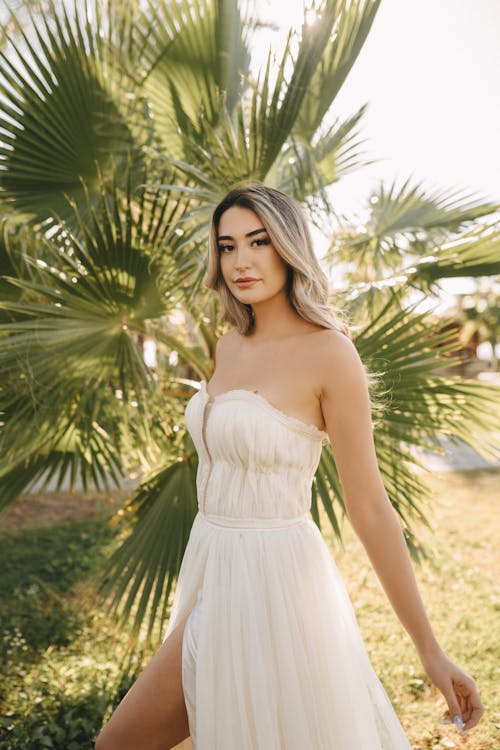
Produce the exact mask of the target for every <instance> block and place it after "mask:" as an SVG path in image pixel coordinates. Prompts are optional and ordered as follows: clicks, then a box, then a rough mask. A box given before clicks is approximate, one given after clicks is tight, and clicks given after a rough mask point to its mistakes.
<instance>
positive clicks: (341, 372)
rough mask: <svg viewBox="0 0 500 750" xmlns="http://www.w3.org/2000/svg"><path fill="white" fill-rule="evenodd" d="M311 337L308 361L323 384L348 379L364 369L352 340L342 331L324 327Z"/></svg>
mask: <svg viewBox="0 0 500 750" xmlns="http://www.w3.org/2000/svg"><path fill="white" fill-rule="evenodd" d="M311 339H313V341H311V343H312V346H311V349H310V351H309V356H310V361H311V362H313V363H314V364H313V366H314V369H315V370H316V373H317V377H318V380H319V381H320V382H321V383H322V385H323V386H327V385H328V384H330V385H332V384H333V383H334V382H339V381H340V380H341V379H348V378H350V377H351V376H353V375H355V374H356V373H358V372H359V371H360V369H364V365H363V363H362V361H361V358H360V356H359V353H358V350H357V349H356V346H355V344H354V342H353V341H352V340H351V339H350V338H349V336H347V335H346V334H345V333H343V332H342V331H339V330H337V329H334V328H325V329H324V330H323V331H320V332H318V334H317V336H312V337H311Z"/></svg>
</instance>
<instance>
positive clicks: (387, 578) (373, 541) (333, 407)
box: [318, 331, 483, 728]
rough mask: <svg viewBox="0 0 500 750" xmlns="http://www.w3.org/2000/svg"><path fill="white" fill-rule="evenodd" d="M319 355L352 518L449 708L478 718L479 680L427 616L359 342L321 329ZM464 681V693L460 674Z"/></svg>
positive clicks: (471, 721)
mask: <svg viewBox="0 0 500 750" xmlns="http://www.w3.org/2000/svg"><path fill="white" fill-rule="evenodd" d="M320 349H321V351H320V353H319V355H318V362H319V364H318V377H319V382H320V383H321V406H322V411H323V417H324V419H325V424H326V429H327V431H328V435H329V438H330V443H331V447H332V453H333V456H334V459H335V464H336V466H337V470H338V473H339V478H340V482H341V484H342V489H343V494H344V502H345V504H346V510H347V514H348V517H349V520H350V522H351V524H352V526H353V528H354V530H355V532H356V534H357V535H358V537H359V538H360V540H361V542H362V544H363V546H364V548H365V549H366V552H367V555H368V557H369V559H370V561H371V563H372V565H373V567H374V570H375V572H376V574H377V576H378V578H379V579H380V582H381V584H382V586H383V588H384V591H385V592H386V594H387V597H388V598H389V601H390V602H391V605H392V606H393V608H394V611H395V612H396V614H397V616H398V617H399V619H400V621H401V623H402V624H403V626H404V628H405V629H406V630H407V632H408V634H409V635H410V637H411V639H412V641H413V643H414V645H415V647H416V649H417V651H418V654H419V657H420V659H421V661H422V664H423V666H424V668H425V669H426V671H427V673H428V675H429V677H430V678H431V680H432V681H433V682H434V683H435V684H436V685H437V687H439V689H440V690H441V691H442V692H443V695H444V696H445V698H446V700H447V702H448V706H449V711H450V712H451V715H452V716H455V715H456V714H463V718H464V721H465V720H467V723H466V728H471V727H472V726H474V725H475V724H476V723H477V721H479V718H480V716H481V714H482V712H483V711H482V706H481V702H480V700H479V696H478V695H477V691H476V689H475V686H474V681H473V680H472V678H471V677H470V676H469V675H467V674H466V673H465V672H463V671H462V670H460V668H459V667H457V666H456V665H455V664H453V662H452V661H451V660H450V659H448V657H447V656H446V654H444V652H443V651H442V649H441V647H440V645H439V643H438V641H437V639H436V636H435V635H434V633H433V631H432V627H431V624H430V622H429V620H428V618H427V615H426V612H425V609H424V605H423V602H422V598H421V596H420V593H419V590H418V587H417V582H416V578H415V573H414V570H413V566H412V563H411V559H410V555H409V552H408V549H407V546H406V543H405V540H404V536H403V531H402V529H401V525H400V523H399V520H398V517H397V514H396V511H395V510H394V508H393V507H392V504H391V502H390V500H389V497H388V495H387V492H386V490H385V487H384V485H383V482H382V478H381V475H380V471H379V468H378V462H377V457H376V452H375V445H374V440H373V430H372V415H371V406H370V398H369V392H368V382H367V377H366V373H365V369H364V367H363V364H362V362H361V359H360V357H359V354H358V352H357V350H356V348H355V346H354V344H353V343H352V342H351V341H350V340H349V339H348V338H347V337H346V336H344V335H343V334H341V333H337V332H336V331H328V332H325V335H324V336H322V344H321V347H320ZM458 681H460V682H463V681H465V683H466V689H465V690H462V692H465V694H466V697H467V700H464V701H461V700H460V695H459V690H458V689H457V686H456V685H454V683H455V682H458Z"/></svg>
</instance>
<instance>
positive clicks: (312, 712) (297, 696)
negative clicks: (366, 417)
mask: <svg viewBox="0 0 500 750" xmlns="http://www.w3.org/2000/svg"><path fill="white" fill-rule="evenodd" d="M185 420H186V426H187V428H188V430H189V433H190V435H191V436H192V438H193V442H194V444H195V447H196V450H197V453H198V457H199V463H198V472H197V477H196V483H197V491H198V513H197V515H196V517H195V520H194V523H193V526H192V528H191V533H190V537H189V541H188V545H187V547H186V550H185V554H184V557H183V560H182V565H181V569H180V573H179V578H178V581H177V587H176V592H175V597H174V601H173V604H172V610H171V615H170V620H169V623H168V628H167V632H166V635H165V637H168V635H169V634H170V633H171V632H172V630H173V629H174V628H175V627H176V625H177V624H178V623H179V622H180V621H181V620H182V619H183V618H184V617H185V616H186V615H187V614H188V613H189V617H188V619H187V621H186V627H185V630H184V638H183V645H182V680H183V690H184V695H185V701H186V708H187V712H188V718H189V728H190V733H191V739H190V740H187V741H185V742H183V743H181V745H179V746H178V748H179V749H180V748H182V750H188V748H192V750H411V745H410V743H409V741H408V739H407V738H406V736H405V733H404V731H403V727H402V725H401V723H400V721H399V719H398V717H397V715H396V713H395V711H394V708H393V706H392V704H391V702H390V700H389V698H388V696H387V693H386V692H385V690H384V688H383V686H382V684H381V682H380V680H379V678H378V677H377V675H376V673H375V672H374V670H373V667H372V665H371V663H370V660H369V657H368V654H367V651H366V648H365V644H364V642H363V640H362V636H361V633H360V630H359V627H358V623H357V621H356V617H355V613H354V610H353V607H352V604H351V601H350V599H349V596H348V593H347V589H346V587H345V584H344V581H343V579H342V577H341V576H340V574H339V572H338V569H337V567H336V565H335V562H334V560H333V558H332V556H331V554H330V551H329V549H328V547H327V545H326V543H325V541H324V539H323V537H322V535H321V532H320V531H319V529H318V527H317V526H316V524H315V523H314V522H313V520H312V519H311V518H310V515H309V510H310V503H311V485H312V481H313V478H314V474H315V472H316V468H317V466H318V463H319V459H320V455H321V449H322V444H323V441H324V440H325V439H326V438H327V435H326V433H325V432H322V431H320V430H318V428H317V427H315V426H314V425H308V424H306V423H305V422H303V421H301V420H299V419H296V418H295V417H291V416H289V415H286V414H284V413H283V412H281V411H280V410H279V409H277V408H275V407H274V406H272V405H271V404H270V403H269V402H268V401H267V400H266V399H265V398H264V397H263V396H261V395H260V394H258V393H256V392H254V391H249V390H243V389H234V390H232V391H228V392H226V393H224V394H220V395H219V396H215V397H212V396H209V394H208V392H207V388H206V383H205V381H201V383H200V389H199V391H198V392H197V393H195V395H194V396H193V397H192V398H191V399H190V400H189V402H188V404H187V407H186V411H185Z"/></svg>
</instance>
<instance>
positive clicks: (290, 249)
mask: <svg viewBox="0 0 500 750" xmlns="http://www.w3.org/2000/svg"><path fill="white" fill-rule="evenodd" d="M232 206H241V207H242V208H248V209H250V210H251V211H253V212H254V213H255V214H257V216H258V217H259V218H260V219H261V220H262V222H263V224H264V226H265V228H266V230H267V233H268V234H269V237H270V239H271V242H272V244H273V246H274V248H275V249H276V252H277V253H278V254H279V255H280V256H281V258H282V259H283V261H284V262H285V263H286V266H287V274H288V277H287V284H286V292H287V296H288V299H289V301H290V304H291V305H292V307H293V309H294V310H295V311H296V312H297V313H298V314H299V315H300V316H301V317H302V318H303V319H304V320H307V321H309V322H310V323H315V324H317V325H319V326H323V327H324V328H333V329H335V330H337V331H340V332H342V333H343V334H345V335H346V336H348V337H349V338H351V337H350V333H349V329H348V327H347V324H346V323H345V322H344V320H343V314H342V313H340V311H338V310H336V309H335V308H334V307H333V305H332V304H331V303H329V302H328V294H329V290H328V277H327V275H326V274H325V273H324V271H323V270H322V268H321V266H320V265H319V262H318V259H317V258H316V255H315V253H314V247H313V243H312V239H311V235H310V232H309V227H308V225H307V221H306V218H305V216H304V214H303V212H302V209H301V207H300V205H299V204H298V203H297V202H296V201H295V200H294V199H293V198H290V197H289V196H288V195H286V194H285V193H282V192H281V191H280V190H275V189H274V188H270V187H267V186H265V185H261V184H257V183H255V184H252V185H247V186H245V187H240V188H235V189H233V190H231V191H230V192H229V193H228V194H227V195H226V196H225V198H223V199H222V201H221V202H220V203H219V204H218V206H217V207H216V208H215V210H214V212H213V215H212V223H211V227H210V233H209V238H208V263H207V271H206V274H205V276H204V279H203V283H204V284H205V286H207V287H208V288H209V289H213V290H215V291H216V292H217V293H218V295H219V299H220V302H221V305H222V311H223V313H222V321H223V322H228V323H231V324H232V325H233V326H235V327H236V328H237V329H238V331H239V332H240V333H241V334H243V335H245V336H248V335H249V334H250V333H251V331H252V330H253V327H254V319H253V315H252V308H251V305H246V304H244V303H243V302H240V301H239V300H238V299H237V298H236V297H235V296H234V295H233V294H232V293H231V291H230V290H229V288H228V286H227V284H226V282H225V281H224V277H223V276H222V271H221V267H220V253H219V250H218V242H217V235H218V230H219V222H220V218H221V216H222V214H223V213H224V212H225V211H227V210H228V209H229V208H231V207H232Z"/></svg>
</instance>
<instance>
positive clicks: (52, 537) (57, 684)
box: [0, 470, 500, 750]
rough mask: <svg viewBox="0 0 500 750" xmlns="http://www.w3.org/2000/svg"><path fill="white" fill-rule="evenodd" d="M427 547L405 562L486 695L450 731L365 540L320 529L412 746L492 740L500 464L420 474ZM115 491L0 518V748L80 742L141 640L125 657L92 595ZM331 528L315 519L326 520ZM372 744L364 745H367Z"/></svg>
mask: <svg viewBox="0 0 500 750" xmlns="http://www.w3.org/2000/svg"><path fill="white" fill-rule="evenodd" d="M428 482H429V484H430V486H431V488H432V490H433V498H434V505H433V507H432V509H429V510H428V511H427V514H428V515H429V517H430V520H431V521H432V527H433V528H432V530H426V529H422V530H421V537H422V539H423V541H424V543H425V544H426V545H427V546H428V548H429V550H432V558H431V559H430V560H428V561H426V562H425V563H424V564H423V566H422V567H420V568H418V569H416V573H417V578H418V581H419V587H420V590H421V593H422V596H423V599H424V602H425V605H426V608H427V612H428V614H429V617H430V619H431V622H432V624H433V627H434V630H435V632H436V635H437V636H438V638H439V640H440V642H441V644H442V645H443V647H444V648H445V650H446V651H447V653H448V654H449V656H450V657H451V658H452V659H454V660H455V661H457V662H458V663H459V664H460V665H461V666H462V667H463V668H465V669H466V671H468V672H470V674H472V675H473V676H474V678H475V679H476V681H477V683H478V685H479V688H480V692H481V696H482V699H483V703H484V704H485V707H486V712H485V715H484V717H483V719H482V721H481V723H480V724H479V725H478V727H476V728H475V729H474V730H473V731H472V732H471V734H470V735H468V736H466V737H463V738H461V737H459V735H458V734H457V732H456V730H455V729H454V728H453V727H449V726H444V725H440V724H439V718H440V716H441V715H442V713H443V711H444V710H445V708H446V705H445V702H444V698H442V696H441V695H440V693H438V691H437V690H436V689H435V688H434V686H432V685H431V684H430V682H429V681H428V680H427V678H426V675H425V674H424V672H423V670H422V668H421V665H420V662H419V660H418V657H417V655H416V652H415V650H414V648H413V645H412V642H411V640H410V638H409V636H408V635H407V634H406V632H405V631H404V629H403V628H402V626H401V625H400V623H399V621H398V620H397V618H396V616H395V614H394V612H393V610H392V609H391V607H390V605H389V603H388V600H387V598H386V597H385V594H384V592H383V590H382V588H381V585H380V583H379V582H378V579H377V577H376V575H375V573H374V572H373V570H372V568H371V566H370V563H369V561H368V558H367V556H366V553H365V551H364V549H363V547H362V545H361V543H360V542H359V540H358V539H357V537H356V536H355V534H354V533H353V531H352V529H351V528H350V526H349V524H348V522H347V521H346V522H344V548H342V547H340V546H339V545H338V544H337V543H335V542H334V540H333V537H332V536H328V537H327V540H328V542H329V544H330V545H331V549H332V554H333V556H334V558H335V560H336V563H337V566H338V568H339V570H340V572H341V574H342V575H343V577H344V579H345V581H346V584H347V587H348V590H349V594H350V596H351V599H352V601H353V604H354V607H355V610H356V614H357V617H358V622H359V625H360V628H361V632H362V634H363V637H364V640H365V643H366V646H367V649H368V652H369V654H370V658H371V660H372V663H373V665H374V667H375V669H376V671H377V674H378V675H379V677H380V679H381V680H382V682H383V684H384V686H385V688H386V690H387V692H388V694H389V696H390V698H391V700H392V702H393V705H394V706H395V709H396V711H397V713H398V715H399V717H400V719H401V722H402V723H403V726H404V727H405V730H406V732H407V734H408V737H409V738H410V741H411V742H412V744H413V747H414V750H424V749H425V750H429V749H431V748H432V749H436V750H437V749H438V748H452V747H464V748H465V747H466V748H468V750H500V697H499V696H498V690H497V691H496V693H497V694H496V695H495V690H494V687H495V685H498V676H499V671H500V668H499V664H500V662H499V659H498V654H499V650H500V646H499V640H500V639H499V638H498V610H499V605H500V590H499V587H498V581H499V580H500V552H499V548H498V545H497V546H495V543H494V540H495V538H496V539H498V525H499V523H498V513H497V504H496V500H497V498H498V489H499V486H500V471H498V470H482V471H469V472H447V473H434V474H431V475H429V478H428ZM119 502H120V500H119V498H116V497H115V498H109V499H106V498H98V499H96V500H94V501H83V500H81V499H80V498H71V497H62V498H56V499H55V500H54V498H32V499H26V500H23V501H21V502H19V503H18V504H17V506H16V507H15V508H13V509H12V510H11V511H10V512H9V513H8V514H7V516H6V517H5V518H4V519H3V521H2V524H1V526H0V529H1V530H0V550H1V551H0V562H1V567H0V624H1V629H2V642H1V645H0V658H1V662H2V668H1V675H0V717H1V718H0V747H1V748H2V749H4V750H21V749H22V750H35V749H36V750H38V749H40V750H41V749H42V748H57V749H58V750H59V749H60V750H63V749H64V750H84V749H85V750H89V748H90V747H91V746H92V740H93V738H94V736H95V734H96V732H97V730H98V728H99V726H100V724H101V722H102V719H103V717H105V716H107V715H108V714H109V711H110V710H111V707H112V705H113V704H114V703H116V702H117V701H118V700H119V699H120V697H121V696H122V695H123V694H124V692H125V691H126V689H127V686H128V684H129V683H130V681H131V680H132V679H133V678H134V676H135V674H137V672H138V671H139V669H140V666H141V661H145V660H147V659H148V658H149V656H150V652H149V651H148V650H147V649H146V650H145V652H143V653H140V654H137V655H136V658H135V659H134V661H133V662H128V663H127V670H125V669H124V664H125V660H126V658H127V650H126V640H127V638H126V636H127V634H126V633H124V632H123V631H120V630H117V629H116V627H114V626H113V624H112V623H111V622H110V621H109V618H108V617H107V615H106V611H105V609H104V608H102V607H97V606H96V604H95V596H94V589H93V586H92V583H91V577H92V575H93V574H94V573H95V572H96V571H97V570H98V569H99V566H100V564H101V562H102V560H103V559H104V558H105V557H106V555H108V554H109V553H110V551H111V549H112V548H113V545H114V544H116V539H115V537H116V531H115V527H114V526H111V525H106V524H104V523H103V522H102V519H103V518H105V517H107V516H110V515H111V514H112V513H113V512H114V511H116V508H117V504H118V503H119ZM327 528H328V527H327V526H326V525H325V530H326V529H327ZM367 750H369V748H367Z"/></svg>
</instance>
